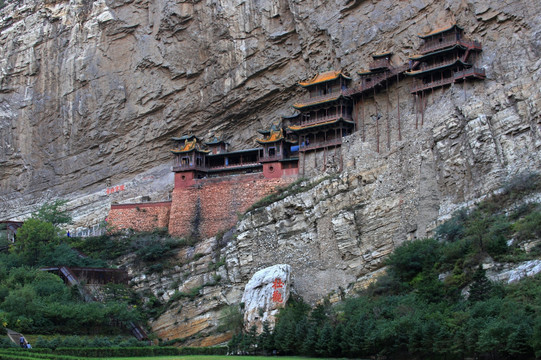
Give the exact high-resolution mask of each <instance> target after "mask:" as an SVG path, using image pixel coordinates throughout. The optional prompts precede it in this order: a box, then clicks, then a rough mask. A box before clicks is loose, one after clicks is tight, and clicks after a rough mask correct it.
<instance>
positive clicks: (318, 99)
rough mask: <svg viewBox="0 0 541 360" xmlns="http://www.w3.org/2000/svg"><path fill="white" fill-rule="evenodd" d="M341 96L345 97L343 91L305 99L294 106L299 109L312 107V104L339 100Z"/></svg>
mask: <svg viewBox="0 0 541 360" xmlns="http://www.w3.org/2000/svg"><path fill="white" fill-rule="evenodd" d="M340 95H344V91H343V90H342V91H336V92H332V93H330V94H325V95H320V96H314V97H304V98H303V99H301V100H300V101H299V102H297V103H295V104H293V106H297V107H299V106H308V105H312V104H317V103H319V102H323V101H326V100H330V99H333V98H337V97H339V96H340Z"/></svg>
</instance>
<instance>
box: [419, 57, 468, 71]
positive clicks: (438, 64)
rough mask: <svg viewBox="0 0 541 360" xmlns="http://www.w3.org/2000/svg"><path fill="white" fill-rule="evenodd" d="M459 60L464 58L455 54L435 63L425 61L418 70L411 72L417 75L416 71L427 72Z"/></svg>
mask: <svg viewBox="0 0 541 360" xmlns="http://www.w3.org/2000/svg"><path fill="white" fill-rule="evenodd" d="M457 61H462V58H461V57H458V55H457V56H454V57H453V58H451V59H448V60H444V61H439V62H435V63H432V64H425V63H423V64H422V65H421V66H419V68H418V69H417V70H414V71H412V72H411V73H410V74H411V75H415V73H426V72H429V71H432V70H437V69H441V68H444V67H447V66H451V65H453V64H455V63H456V62H457ZM462 62H463V61H462ZM465 64H466V63H465ZM466 65H468V64H466Z"/></svg>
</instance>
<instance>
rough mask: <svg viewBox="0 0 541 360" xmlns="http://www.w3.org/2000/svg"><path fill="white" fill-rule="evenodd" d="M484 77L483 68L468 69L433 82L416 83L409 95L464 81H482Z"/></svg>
mask: <svg viewBox="0 0 541 360" xmlns="http://www.w3.org/2000/svg"><path fill="white" fill-rule="evenodd" d="M485 77H486V75H485V69H483V68H476V67H471V68H469V69H464V70H459V71H455V72H453V76H451V77H448V78H444V79H439V80H434V81H431V82H428V83H422V84H421V83H417V84H414V85H413V86H412V88H411V93H412V94H414V93H418V92H421V91H425V90H430V89H434V88H438V87H442V86H445V85H449V84H452V83H455V82H459V81H463V80H465V79H472V78H473V79H484V78H485Z"/></svg>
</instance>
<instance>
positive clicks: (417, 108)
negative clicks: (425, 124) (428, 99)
mask: <svg viewBox="0 0 541 360" xmlns="http://www.w3.org/2000/svg"><path fill="white" fill-rule="evenodd" d="M418 97H419V95H417V93H415V95H413V111H414V112H415V130H417V129H418V128H419V105H418V104H417V98H418Z"/></svg>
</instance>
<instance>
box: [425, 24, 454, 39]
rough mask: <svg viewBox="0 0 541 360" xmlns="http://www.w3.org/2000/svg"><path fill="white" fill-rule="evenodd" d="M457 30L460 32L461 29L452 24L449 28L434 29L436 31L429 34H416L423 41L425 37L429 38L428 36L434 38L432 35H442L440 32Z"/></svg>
mask: <svg viewBox="0 0 541 360" xmlns="http://www.w3.org/2000/svg"><path fill="white" fill-rule="evenodd" d="M455 27H456V28H458V29H460V30H462V28H461V27H460V26H458V25H457V24H452V25H450V26H447V27H444V28H439V29H436V30H432V31H431V32H429V33H428V34H424V35H422V34H418V36H419V37H420V38H421V39H424V38H427V37H430V36H434V35H437V34H439V33H442V32H446V31H449V30H452V29H453V28H455Z"/></svg>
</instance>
